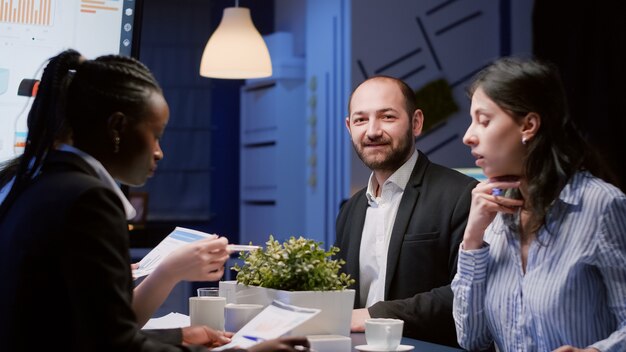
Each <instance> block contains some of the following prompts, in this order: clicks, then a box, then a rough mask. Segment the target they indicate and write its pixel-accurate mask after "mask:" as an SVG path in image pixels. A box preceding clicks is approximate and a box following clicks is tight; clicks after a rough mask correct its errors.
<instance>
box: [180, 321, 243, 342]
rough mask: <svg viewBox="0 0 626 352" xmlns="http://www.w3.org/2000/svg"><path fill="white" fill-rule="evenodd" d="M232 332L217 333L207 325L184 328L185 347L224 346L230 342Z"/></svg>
mask: <svg viewBox="0 0 626 352" xmlns="http://www.w3.org/2000/svg"><path fill="white" fill-rule="evenodd" d="M232 336H233V333H232V332H224V331H217V330H213V329H211V328H209V327H208V326H205V325H194V326H188V327H184V328H183V345H204V346H207V347H217V346H222V345H225V344H227V343H229V342H230V338H231V337H232Z"/></svg>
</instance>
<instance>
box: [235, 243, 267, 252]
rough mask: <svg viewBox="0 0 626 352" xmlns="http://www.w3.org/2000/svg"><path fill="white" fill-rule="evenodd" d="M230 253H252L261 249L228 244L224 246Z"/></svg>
mask: <svg viewBox="0 0 626 352" xmlns="http://www.w3.org/2000/svg"><path fill="white" fill-rule="evenodd" d="M226 248H228V249H229V250H231V251H253V250H255V249H259V248H261V247H260V246H253V245H245V244H229V245H228V246H226Z"/></svg>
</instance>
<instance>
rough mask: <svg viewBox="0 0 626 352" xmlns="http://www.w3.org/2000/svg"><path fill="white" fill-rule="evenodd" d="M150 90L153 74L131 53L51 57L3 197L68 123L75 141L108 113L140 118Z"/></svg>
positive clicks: (37, 164) (31, 172)
mask: <svg viewBox="0 0 626 352" xmlns="http://www.w3.org/2000/svg"><path fill="white" fill-rule="evenodd" d="M153 92H158V93H162V91H161V88H160V87H159V85H158V83H157V81H156V79H155V78H154V76H153V75H152V73H150V70H148V68H147V67H146V66H144V65H143V64H142V63H141V62H139V61H137V60H135V59H133V58H129V57H124V56H118V55H107V56H101V57H99V58H97V59H95V60H85V59H84V58H83V57H81V55H80V53H78V52H77V51H75V50H71V49H70V50H66V51H63V52H61V53H60V54H58V55H57V56H55V57H53V58H51V59H50V61H49V62H48V65H47V66H46V68H45V69H44V72H43V75H42V78H41V82H40V84H39V89H38V91H37V96H36V97H35V101H34V102H33V105H32V107H31V109H30V111H29V114H28V129H29V130H28V136H27V138H26V146H25V148H24V153H23V154H22V156H21V157H20V158H19V159H20V161H19V164H18V165H17V171H16V172H15V183H14V184H13V187H12V188H11V192H10V193H9V195H8V196H7V199H6V200H5V202H4V203H9V200H10V199H12V198H15V197H16V196H17V194H18V193H19V192H20V191H21V189H22V188H24V187H25V186H26V184H27V183H28V182H30V181H31V180H32V179H33V178H35V176H36V175H37V173H38V172H39V170H40V168H41V165H42V164H43V162H44V161H45V159H46V156H47V155H48V152H49V151H50V149H52V148H54V145H55V141H57V140H58V139H59V138H60V137H61V136H62V135H64V134H67V130H68V129H69V131H70V132H71V133H72V137H73V139H74V140H75V141H76V140H79V139H81V138H83V139H84V138H89V136H90V135H92V134H91V133H90V132H89V131H93V130H94V129H97V128H100V127H102V128H104V127H105V124H106V120H107V118H108V117H109V116H111V115H112V114H113V113H116V112H121V113H123V114H125V115H127V116H129V117H132V118H141V117H143V112H144V111H145V109H146V106H147V101H148V98H149V97H150V95H151V94H152V93H153ZM13 167H15V165H13ZM4 205H6V204H3V208H5V206H4ZM7 207H8V205H7Z"/></svg>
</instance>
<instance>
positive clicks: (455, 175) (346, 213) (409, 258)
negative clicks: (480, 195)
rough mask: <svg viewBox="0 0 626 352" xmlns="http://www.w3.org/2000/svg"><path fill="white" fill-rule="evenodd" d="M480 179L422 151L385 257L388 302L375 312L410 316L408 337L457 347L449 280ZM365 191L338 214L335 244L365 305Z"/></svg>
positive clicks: (374, 308)
mask: <svg viewBox="0 0 626 352" xmlns="http://www.w3.org/2000/svg"><path fill="white" fill-rule="evenodd" d="M476 183H477V181H476V180H474V179H473V178H470V177H468V176H465V175H463V174H461V173H459V172H457V171H454V170H451V169H448V168H445V167H443V166H440V165H437V164H434V163H431V162H430V161H429V160H428V158H427V157H426V156H425V155H424V154H422V153H420V154H419V157H418V159H417V163H416V164H415V167H414V168H413V172H412V173H411V177H410V179H409V182H408V183H407V186H406V188H405V190H404V194H403V195H402V199H401V201H400V206H399V208H398V212H397V215H396V220H395V223H394V225H393V230H392V233H391V239H390V242H389V250H388V254H387V272H386V281H385V299H386V301H384V302H378V303H376V304H374V305H373V306H372V307H370V308H369V313H370V315H371V316H372V317H387V318H398V319H402V320H404V336H408V337H412V338H416V339H420V340H425V341H431V342H435V343H440V344H446V345H450V346H457V342H456V332H455V327H454V320H453V317H452V298H453V295H452V290H451V289H450V282H452V279H453V278H454V274H455V273H456V260H457V252H458V249H459V245H460V243H461V240H462V239H463V231H464V230H465V225H466V223H467V216H468V213H469V207H470V201H471V190H472V189H473V188H474V186H475V185H476ZM366 191H367V188H364V189H362V190H360V191H359V192H357V193H356V194H355V195H354V196H352V198H350V200H348V201H347V202H346V203H345V204H344V205H343V206H342V208H341V210H340V212H339V216H338V217H337V223H336V225H337V227H336V231H337V233H336V235H337V242H336V243H335V245H336V246H337V247H339V248H340V252H339V254H338V256H339V257H340V258H342V259H344V260H345V261H346V264H345V265H344V267H343V268H342V270H343V271H345V272H346V273H348V274H350V276H351V277H353V278H354V279H356V285H355V290H356V297H355V308H359V305H360V297H359V251H360V246H361V234H362V233H363V224H364V222H365V214H366V211H367V207H368V202H367V198H366V195H365V193H366Z"/></svg>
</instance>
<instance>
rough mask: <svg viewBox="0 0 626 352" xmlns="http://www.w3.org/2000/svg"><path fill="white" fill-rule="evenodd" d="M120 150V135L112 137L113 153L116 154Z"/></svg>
mask: <svg viewBox="0 0 626 352" xmlns="http://www.w3.org/2000/svg"><path fill="white" fill-rule="evenodd" d="M119 152H120V136H115V137H114V138H113V154H117V153H119Z"/></svg>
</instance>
